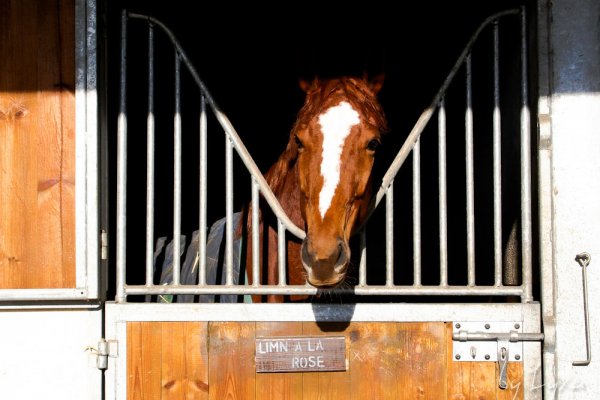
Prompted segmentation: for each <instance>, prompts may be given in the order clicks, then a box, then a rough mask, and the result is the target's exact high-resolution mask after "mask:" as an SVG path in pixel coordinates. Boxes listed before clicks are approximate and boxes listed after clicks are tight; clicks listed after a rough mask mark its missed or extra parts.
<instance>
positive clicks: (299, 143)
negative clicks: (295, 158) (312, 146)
mask: <svg viewBox="0 0 600 400" xmlns="http://www.w3.org/2000/svg"><path fill="white" fill-rule="evenodd" d="M294 141H295V142H296V146H298V149H302V148H304V145H303V144H302V142H301V141H300V139H298V136H294Z"/></svg>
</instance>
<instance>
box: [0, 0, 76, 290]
mask: <svg viewBox="0 0 600 400" xmlns="http://www.w3.org/2000/svg"><path fill="white" fill-rule="evenodd" d="M74 14H75V6H74V0H44V1H39V0H18V1H15V0H13V1H11V0H0V289H5V288H65V287H69V288H70V287H74V286H75V33H74V22H75V17H74Z"/></svg>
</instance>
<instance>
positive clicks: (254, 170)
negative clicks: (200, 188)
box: [128, 13, 306, 239]
mask: <svg viewBox="0 0 600 400" xmlns="http://www.w3.org/2000/svg"><path fill="white" fill-rule="evenodd" d="M128 15H129V17H130V18H138V19H145V20H148V21H150V22H152V23H154V24H155V25H156V26H158V27H160V28H161V29H162V30H163V31H164V33H165V34H166V35H167V36H168V37H169V39H170V40H171V42H172V43H173V45H174V46H175V48H176V49H177V52H178V53H179V55H180V56H181V59H182V60H183V62H184V64H185V65H186V66H187V68H188V70H189V71H190V74H191V75H192V78H193V79H194V81H195V82H196V85H198V87H199V88H200V90H201V91H202V93H203V94H204V96H205V97H206V101H207V103H208V104H209V105H210V107H211V109H212V110H213V113H214V114H215V117H216V119H217V121H218V122H219V124H220V125H221V127H222V128H223V129H224V130H225V133H226V134H227V136H229V138H230V140H231V141H232V143H233V146H234V148H235V150H236V151H237V153H238V154H239V156H240V158H241V160H242V162H243V163H244V165H245V166H246V169H248V171H249V172H250V174H251V175H252V176H253V177H254V178H255V179H256V180H257V181H258V184H259V185H260V191H261V193H262V195H263V197H264V199H265V200H266V202H267V203H268V204H269V206H270V207H271V209H272V210H273V213H274V214H275V216H276V217H277V218H279V219H281V220H282V222H283V223H284V225H285V228H286V230H287V231H288V232H290V233H291V234H293V235H294V236H296V237H297V238H299V239H304V237H305V236H306V234H305V232H304V231H303V230H302V229H300V228H298V227H297V226H296V225H295V224H294V223H293V222H292V221H291V220H290V219H289V218H288V216H287V215H286V213H285V211H283V208H282V207H281V205H280V204H279V201H278V200H277V197H276V196H275V194H273V191H272V190H271V188H270V187H269V184H268V183H267V181H266V180H265V178H264V176H263V174H262V173H261V171H260V169H259V168H258V166H257V165H256V163H255V162H254V160H253V159H252V156H250V153H249V152H248V150H247V149H246V146H244V143H243V142H242V140H241V139H240V137H239V135H238V134H237V131H236V130H235V128H234V127H233V125H232V124H231V121H229V118H227V116H226V115H225V114H223V112H221V110H220V108H219V107H218V105H217V103H216V102H215V100H214V98H213V97H212V95H211V94H210V92H209V90H208V89H207V87H206V85H205V84H204V82H202V80H201V79H200V76H199V75H198V72H197V71H196V69H195V68H194V66H193V65H192V63H191V62H190V60H189V57H188V56H187V54H186V53H185V51H184V50H183V48H182V47H181V45H180V44H179V42H178V41H177V38H176V37H175V35H174V34H173V32H171V30H170V29H169V28H167V27H166V26H165V25H164V24H163V23H162V22H160V21H159V20H157V19H156V18H153V17H150V16H147V15H142V14H136V13H129V14H128Z"/></svg>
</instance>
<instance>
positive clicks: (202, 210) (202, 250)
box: [198, 93, 208, 285]
mask: <svg viewBox="0 0 600 400" xmlns="http://www.w3.org/2000/svg"><path fill="white" fill-rule="evenodd" d="M207 129H208V127H207V121H206V98H205V97H204V93H202V94H201V95H200V193H199V196H200V198H199V203H200V204H199V210H198V215H199V219H200V221H199V226H200V228H199V230H198V268H199V269H198V284H199V285H205V284H206V225H207V221H206V220H207V218H206V209H207V204H206V199H207V187H208V182H207V167H208V163H207V160H206V155H207V149H206V146H207V143H206V135H207Z"/></svg>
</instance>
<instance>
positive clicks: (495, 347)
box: [452, 321, 544, 389]
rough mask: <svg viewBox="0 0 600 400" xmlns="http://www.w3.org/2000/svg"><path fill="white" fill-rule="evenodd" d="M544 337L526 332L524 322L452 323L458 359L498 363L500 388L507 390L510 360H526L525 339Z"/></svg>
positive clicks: (537, 339)
mask: <svg viewBox="0 0 600 400" xmlns="http://www.w3.org/2000/svg"><path fill="white" fill-rule="evenodd" d="M541 340H544V334H543V333H524V332H523V327H522V323H521V322H515V321H512V322H511V321H502V322H453V323H452V351H453V354H454V360H455V361H479V362H486V361H489V362H497V363H498V369H499V371H500V374H499V379H498V387H500V389H506V387H507V378H506V369H507V363H508V362H509V361H513V362H522V361H523V343H522V342H523V341H541Z"/></svg>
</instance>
